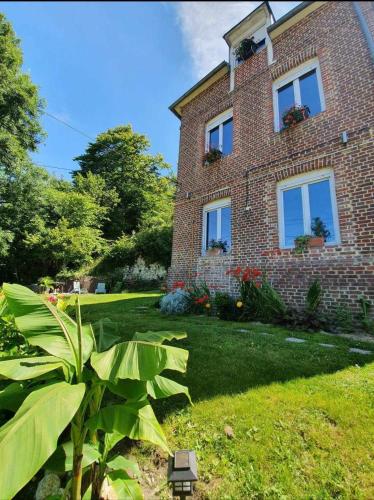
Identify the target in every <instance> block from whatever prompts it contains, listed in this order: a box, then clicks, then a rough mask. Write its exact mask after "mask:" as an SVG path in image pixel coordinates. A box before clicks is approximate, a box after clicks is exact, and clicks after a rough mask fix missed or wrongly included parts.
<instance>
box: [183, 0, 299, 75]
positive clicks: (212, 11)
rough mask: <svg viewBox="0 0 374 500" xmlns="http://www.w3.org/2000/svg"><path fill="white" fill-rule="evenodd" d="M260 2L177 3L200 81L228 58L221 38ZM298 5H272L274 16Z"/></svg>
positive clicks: (188, 47)
mask: <svg viewBox="0 0 374 500" xmlns="http://www.w3.org/2000/svg"><path fill="white" fill-rule="evenodd" d="M260 3H261V2H238V1H233V2H178V3H177V4H176V9H177V17H178V21H179V24H180V27H181V31H182V35H183V39H184V42H185V44H186V47H187V50H188V51H189V53H190V55H191V58H192V62H193V66H194V72H195V74H196V77H197V78H201V77H203V76H204V75H206V74H207V73H208V72H209V71H210V70H212V69H213V68H214V67H215V66H217V64H219V63H220V62H221V61H223V60H224V59H225V60H227V58H228V47H227V45H226V42H225V41H224V40H223V38H222V36H223V35H224V33H226V31H228V30H229V29H230V28H232V27H233V26H234V25H235V24H236V23H238V22H239V21H240V20H241V19H243V18H244V17H246V16H247V15H248V14H249V13H250V12H252V10H253V9H255V8H256V7H257V6H258V5H260ZM298 3H300V2H272V3H271V7H272V9H273V11H274V15H275V17H276V18H277V19H278V18H279V17H280V16H282V15H283V14H285V13H286V12H287V11H289V10H291V9H292V8H293V7H294V6H295V5H297V4H298Z"/></svg>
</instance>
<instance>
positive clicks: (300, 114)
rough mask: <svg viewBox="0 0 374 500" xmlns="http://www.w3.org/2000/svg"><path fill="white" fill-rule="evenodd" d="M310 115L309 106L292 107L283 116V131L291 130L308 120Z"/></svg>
mask: <svg viewBox="0 0 374 500" xmlns="http://www.w3.org/2000/svg"><path fill="white" fill-rule="evenodd" d="M309 115H310V109H309V107H308V106H303V105H302V106H298V105H296V106H292V107H291V108H289V109H287V110H286V111H285V112H284V113H283V115H282V122H283V129H287V128H291V127H294V126H295V125H297V124H298V123H300V122H302V121H304V120H306V119H307V118H308V117H309Z"/></svg>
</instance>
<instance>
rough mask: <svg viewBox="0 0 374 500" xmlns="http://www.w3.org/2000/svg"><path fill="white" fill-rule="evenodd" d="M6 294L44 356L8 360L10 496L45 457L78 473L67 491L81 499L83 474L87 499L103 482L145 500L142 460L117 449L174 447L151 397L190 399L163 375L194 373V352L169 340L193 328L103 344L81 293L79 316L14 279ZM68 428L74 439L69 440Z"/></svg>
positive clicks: (3, 434)
mask: <svg viewBox="0 0 374 500" xmlns="http://www.w3.org/2000/svg"><path fill="white" fill-rule="evenodd" d="M4 294H5V302H6V307H7V308H8V309H9V311H10V312H11V313H12V314H13V315H14V318H15V322H16V326H17V328H18V329H19V330H20V332H21V333H22V335H23V336H24V337H25V338H26V339H27V341H28V342H29V344H30V345H32V346H37V347H38V348H39V349H41V350H42V351H44V354H43V355H40V356H33V357H29V356H20V357H17V358H11V359H8V358H6V359H5V358H2V359H0V376H1V377H2V378H3V379H6V380H7V381H8V385H7V386H6V387H5V389H4V390H3V391H1V393H0V404H1V407H2V408H4V407H5V408H7V409H10V410H12V411H14V412H15V413H14V416H13V417H12V418H10V420H8V421H7V422H6V423H5V425H3V426H2V427H1V428H0V463H1V464H2V465H1V466H2V471H1V475H0V496H1V498H12V497H14V495H16V493H17V492H18V491H19V490H20V489H21V488H22V487H23V486H24V485H25V484H26V483H27V482H28V481H30V479H31V478H32V477H33V476H34V475H35V474H36V473H37V472H38V470H39V469H41V468H42V467H43V466H44V464H45V468H46V469H48V470H51V471H60V472H71V479H70V480H68V481H67V484H66V486H65V495H66V496H69V498H71V499H72V500H78V499H80V498H81V497H82V494H83V493H84V491H83V489H82V477H83V475H84V476H85V481H84V484H88V485H89V486H88V489H87V490H86V492H85V497H86V498H89V496H91V498H98V497H99V496H100V490H101V488H102V485H103V483H105V484H106V485H107V486H108V487H110V488H111V489H112V493H113V494H112V496H113V497H120V498H123V497H124V496H126V497H131V498H141V491H140V488H139V485H138V482H137V481H136V480H135V479H134V478H133V477H132V475H133V473H134V472H135V473H137V467H136V464H134V463H133V462H131V461H129V460H127V459H125V458H124V457H120V456H116V455H115V453H114V452H113V447H114V446H115V444H116V443H118V442H119V441H120V440H121V439H122V438H124V437H125V436H127V437H129V438H131V439H142V440H147V441H150V442H151V443H153V444H155V445H157V446H160V447H161V448H163V449H164V450H165V451H167V452H168V453H171V452H170V449H169V447H168V445H167V442H166V439H165V436H164V434H163V432H162V429H161V427H160V425H159V423H158V422H157V419H156V417H155V415H154V413H153V410H152V406H151V404H150V401H149V397H151V398H153V399H159V398H165V397H169V396H171V395H173V394H180V393H183V394H185V395H186V396H187V397H188V398H189V393H188V389H187V388H186V387H184V386H182V385H180V384H177V383H175V382H173V381H172V380H170V379H168V378H165V377H163V376H161V375H160V374H161V372H162V371H163V370H165V369H168V370H176V371H180V372H185V370H186V364H187V358H188V352H187V351H185V350H183V349H179V348H176V347H171V346H169V345H164V343H163V342H164V341H165V340H172V339H180V338H183V337H185V336H186V335H185V334H184V333H175V332H143V333H136V334H135V335H134V337H133V338H132V340H130V341H127V342H120V343H116V344H115V345H113V346H112V347H111V348H110V349H107V350H101V349H100V347H102V348H103V349H104V348H105V343H104V342H103V339H101V342H100V347H98V344H97V342H96V340H95V337H94V335H93V332H92V328H91V326H90V325H82V322H81V313H80V307H79V297H77V298H76V322H74V321H73V320H72V319H71V318H70V317H69V316H67V315H66V314H65V313H64V312H63V311H61V310H60V309H59V308H57V307H55V306H53V305H51V304H49V303H48V302H44V300H43V298H42V297H41V296H39V295H37V294H35V293H33V292H32V291H31V290H29V289H28V288H25V287H23V286H20V285H10V284H4ZM102 327H103V331H102V335H103V336H104V337H105V324H104V325H102ZM114 341H116V342H119V341H120V338H117V339H114ZM111 342H113V339H111ZM106 391H110V392H111V393H113V394H115V395H116V396H117V397H118V398H119V399H118V404H112V405H105V403H103V401H104V393H105V392H106ZM67 427H68V428H69V430H70V440H69V439H68V440H66V441H65V440H62V433H63V431H64V430H65V429H66V428H67ZM66 436H67V433H64V434H63V437H64V439H66ZM58 440H62V441H63V442H61V444H59V445H58ZM124 492H126V493H124Z"/></svg>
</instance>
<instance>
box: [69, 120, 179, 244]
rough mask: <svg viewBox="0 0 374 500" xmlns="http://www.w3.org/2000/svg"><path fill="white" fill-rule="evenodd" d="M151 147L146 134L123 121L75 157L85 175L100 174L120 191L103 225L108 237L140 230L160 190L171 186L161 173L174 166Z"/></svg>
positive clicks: (82, 173) (111, 187)
mask: <svg viewBox="0 0 374 500" xmlns="http://www.w3.org/2000/svg"><path fill="white" fill-rule="evenodd" d="M148 149H149V141H148V139H147V138H146V137H145V136H144V135H141V134H138V133H136V132H134V131H133V130H132V128H131V126H130V125H121V126H118V127H115V128H112V129H109V130H107V131H106V132H103V133H102V134H99V135H98V136H97V139H96V141H95V142H93V143H90V144H89V146H88V148H87V149H86V152H85V153H84V154H83V155H81V156H78V157H77V158H75V160H76V161H77V162H78V163H79V165H80V168H81V171H80V174H81V175H82V176H84V177H87V176H88V175H89V172H91V173H92V174H95V175H100V177H102V178H103V179H104V180H105V183H106V186H107V188H108V189H110V190H112V189H115V190H116V191H117V193H118V196H119V202H118V204H117V205H116V206H114V207H112V208H111V209H110V211H109V220H108V221H107V222H106V223H105V224H104V227H103V232H104V235H105V237H106V238H109V239H116V238H118V237H119V236H121V234H122V233H126V234H131V232H132V231H136V230H138V229H139V228H140V226H141V225H142V223H143V219H144V217H145V216H146V215H147V214H149V213H150V211H152V207H153V203H154V199H155V196H156V194H160V191H161V192H162V190H167V188H168V186H167V183H165V181H164V180H161V179H162V177H161V173H162V171H163V170H168V169H169V168H170V167H169V166H168V165H167V164H166V163H165V162H164V160H163V158H162V156H161V155H151V154H149V153H148V152H147V151H148ZM78 175H79V174H75V179H78Z"/></svg>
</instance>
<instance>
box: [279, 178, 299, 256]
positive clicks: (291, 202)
mask: <svg viewBox="0 0 374 500" xmlns="http://www.w3.org/2000/svg"><path fill="white" fill-rule="evenodd" d="M283 217H284V243H285V245H286V246H293V245H294V240H295V238H297V236H301V235H302V234H304V222H303V203H302V198H301V188H299V187H297V188H293V189H288V190H287V191H283Z"/></svg>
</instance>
